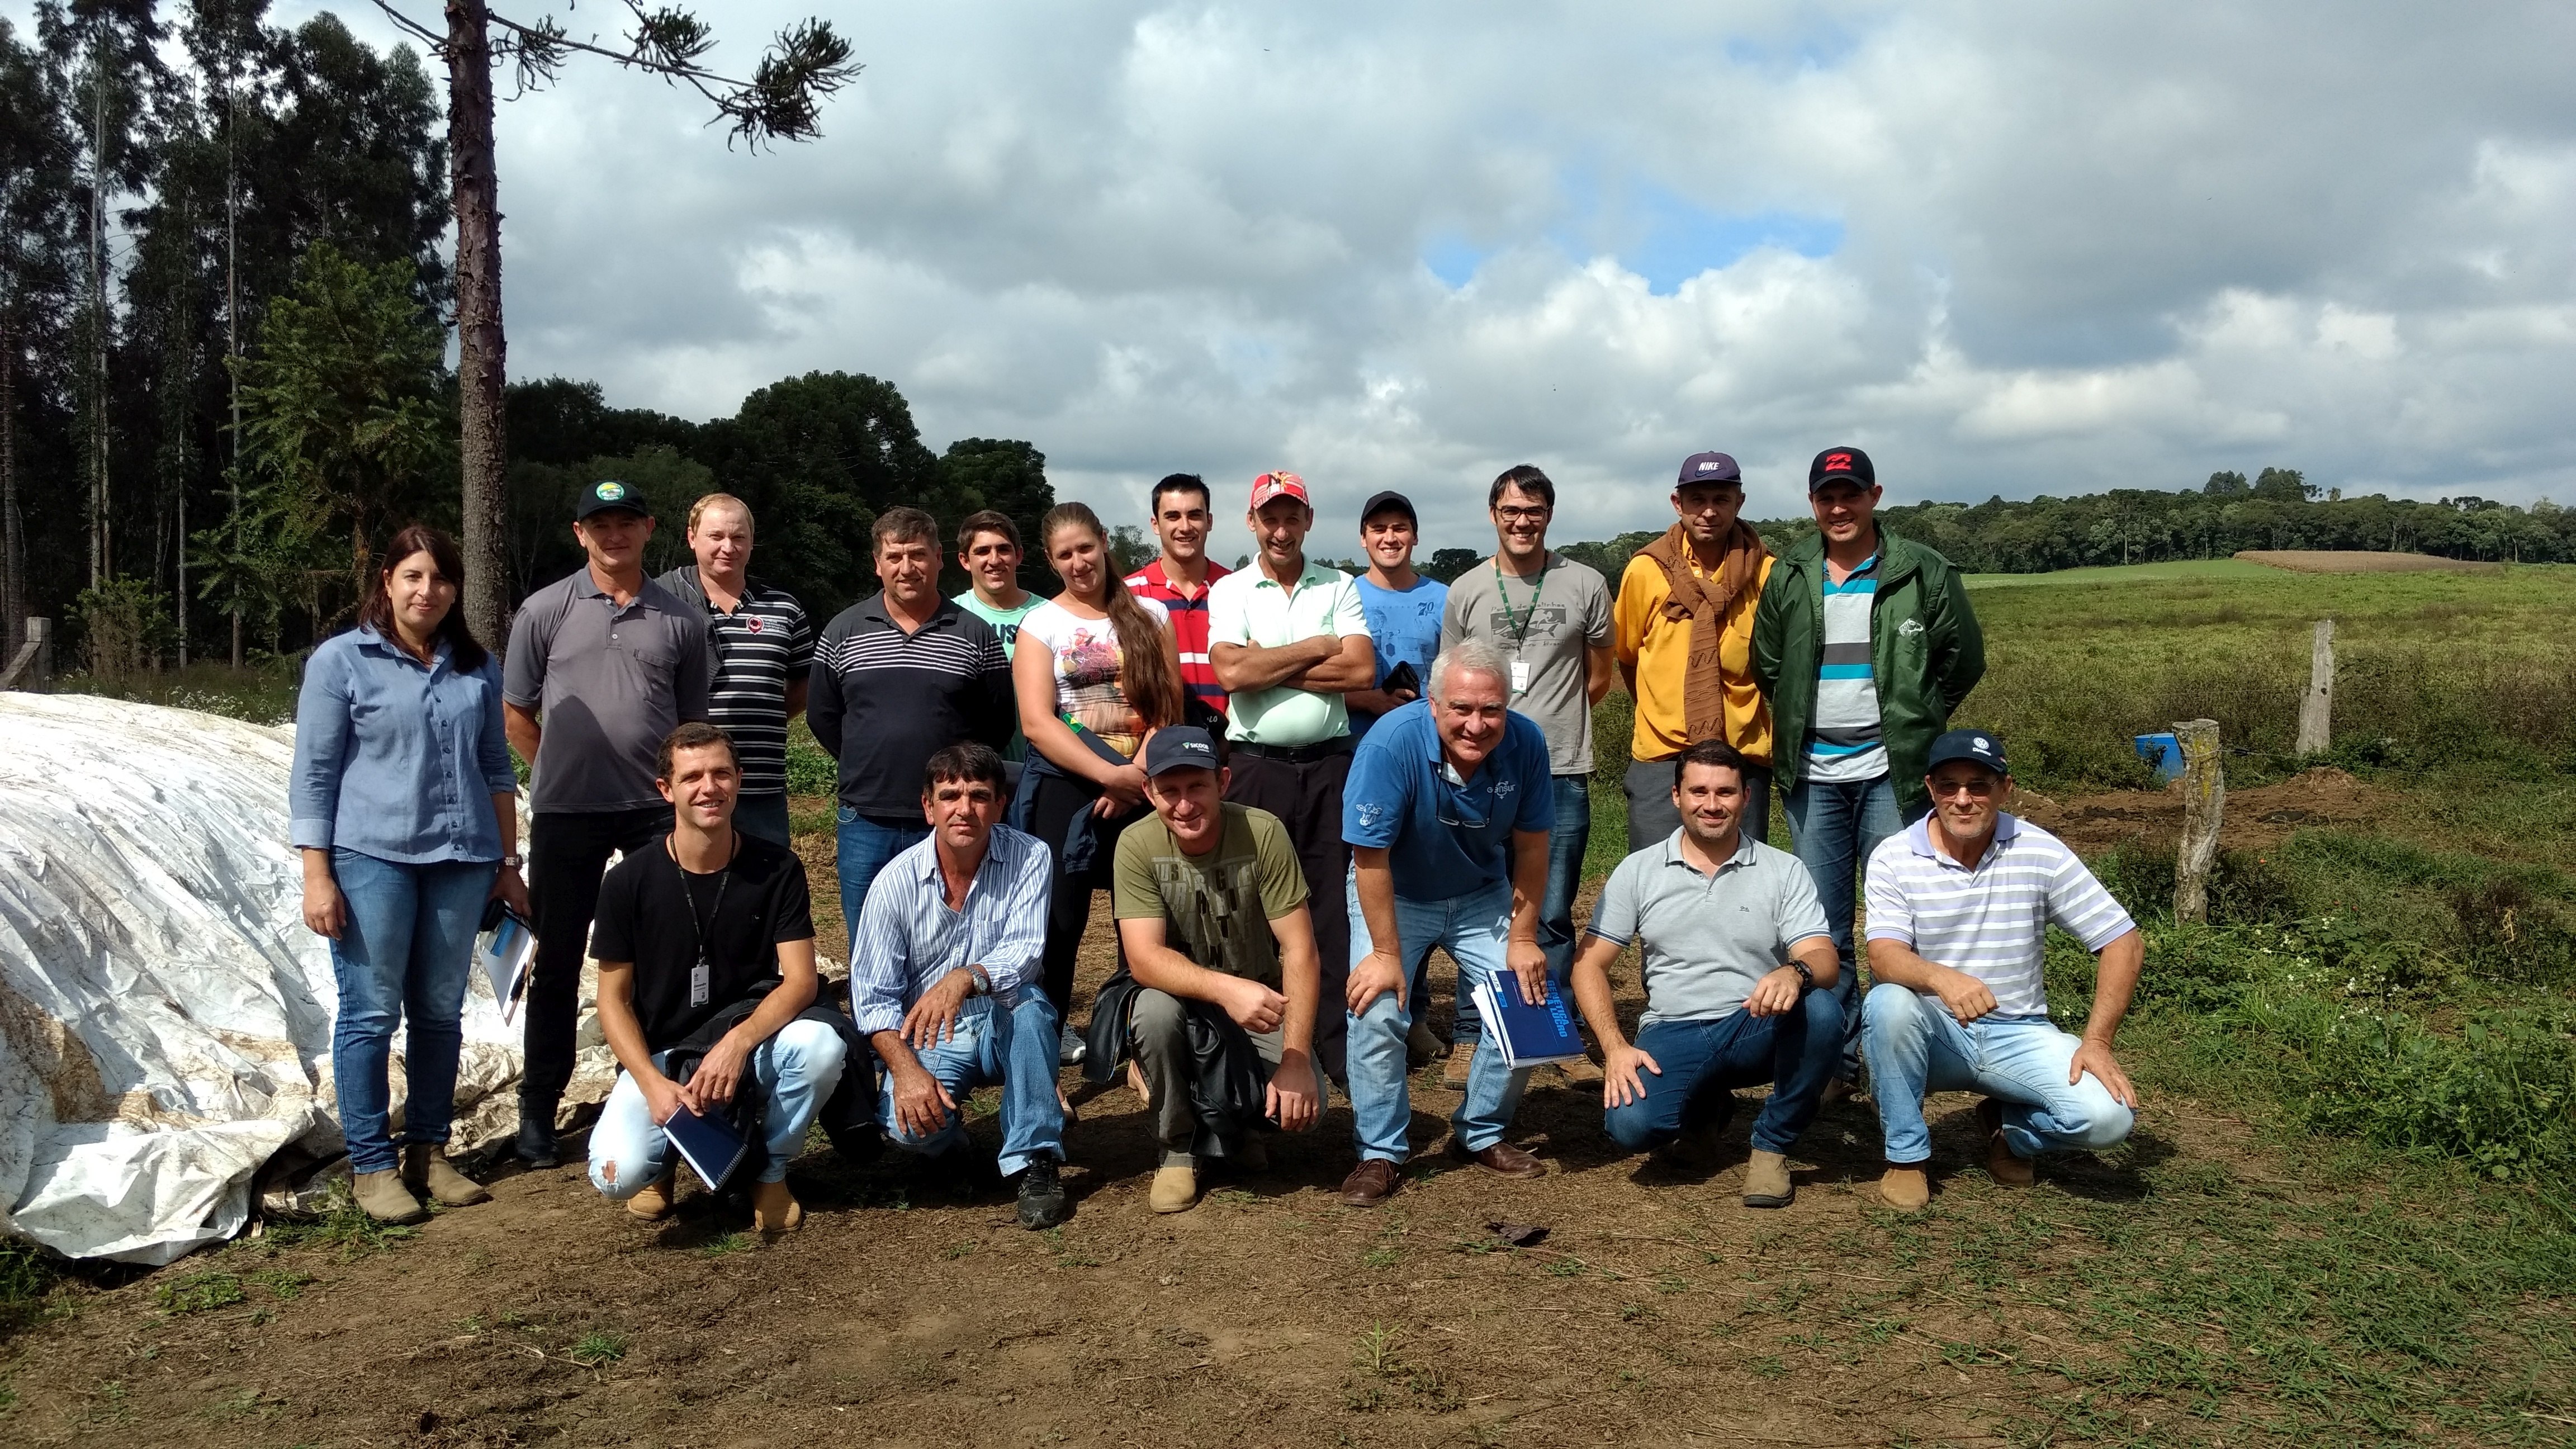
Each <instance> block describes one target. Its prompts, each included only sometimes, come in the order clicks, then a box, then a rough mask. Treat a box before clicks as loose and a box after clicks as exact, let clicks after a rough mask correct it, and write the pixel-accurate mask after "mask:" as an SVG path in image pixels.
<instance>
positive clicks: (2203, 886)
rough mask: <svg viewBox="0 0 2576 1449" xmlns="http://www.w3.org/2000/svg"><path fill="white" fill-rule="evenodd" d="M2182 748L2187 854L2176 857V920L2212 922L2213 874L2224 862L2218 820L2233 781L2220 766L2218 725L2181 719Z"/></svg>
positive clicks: (2176, 729) (2184, 845)
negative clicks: (2229, 785)
mask: <svg viewBox="0 0 2576 1449" xmlns="http://www.w3.org/2000/svg"><path fill="white" fill-rule="evenodd" d="M2173 732H2174V738H2175V739H2176V740H2177V741H2179V742H2180V743H2181V745H2182V850H2181V853H2180V854H2179V855H2178V856H2176V857H2175V859H2174V919H2175V920H2177V921H2206V920H2208V919H2209V871H2210V867H2211V866H2213V865H2216V864H2217V863H2218V822H2219V817H2220V815H2221V814H2222V813H2223V812H2224V810H2225V809H2226V805H2227V782H2226V779H2225V778H2224V775H2223V772H2222V771H2221V770H2220V769H2219V766H2218V721H2216V720H2214V719H2191V720H2182V721H2178V722H2177V723H2176V724H2175V725H2174V727H2173Z"/></svg>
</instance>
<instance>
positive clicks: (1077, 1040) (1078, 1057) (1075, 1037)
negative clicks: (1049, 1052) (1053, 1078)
mask: <svg viewBox="0 0 2576 1449" xmlns="http://www.w3.org/2000/svg"><path fill="white" fill-rule="evenodd" d="M1090 1055H1091V1043H1090V1042H1088V1041H1086V1040H1084V1039H1083V1035H1082V1033H1081V1032H1078V1031H1075V1030H1074V1029H1073V1028H1072V1027H1069V1026H1068V1027H1066V1028H1065V1029H1064V1032H1063V1034H1062V1035H1060V1036H1058V1037H1057V1038H1056V1039H1055V1061H1056V1065H1057V1066H1060V1067H1078V1066H1081V1065H1082V1064H1083V1062H1084V1060H1085V1059H1087V1058H1088V1057H1090Z"/></svg>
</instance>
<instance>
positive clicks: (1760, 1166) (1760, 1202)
mask: <svg viewBox="0 0 2576 1449" xmlns="http://www.w3.org/2000/svg"><path fill="white" fill-rule="evenodd" d="M1797 1195H1798V1189H1797V1187H1796V1186H1795V1185H1793V1184H1792V1183H1791V1182H1790V1181H1789V1159H1788V1158H1787V1157H1786V1156H1784V1155H1782V1154H1780V1153H1777V1152H1765V1151H1763V1150H1762V1149H1761V1148H1759V1147H1756V1148H1754V1149H1753V1156H1752V1158H1751V1159H1750V1160H1749V1161H1747V1162H1746V1163H1745V1164H1744V1205H1745V1206H1746V1207H1749V1208H1784V1207H1787V1206H1788V1205H1789V1200H1790V1199H1791V1198H1794V1197H1796V1196H1797Z"/></svg>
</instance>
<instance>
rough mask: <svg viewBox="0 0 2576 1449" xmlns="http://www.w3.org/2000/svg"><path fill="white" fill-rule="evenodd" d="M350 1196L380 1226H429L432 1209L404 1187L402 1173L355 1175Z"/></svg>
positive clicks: (383, 1172)
mask: <svg viewBox="0 0 2576 1449" xmlns="http://www.w3.org/2000/svg"><path fill="white" fill-rule="evenodd" d="M349 1196H350V1197H352V1198H354V1199H356V1200H357V1204H358V1209H359V1211H361V1212H364V1213H365V1214H366V1215H367V1216H369V1217H371V1218H374V1219H375V1220H376V1221H377V1222H380V1223H406V1224H407V1223H425V1222H428V1221H429V1209H427V1208H425V1207H422V1206H421V1205H420V1199H419V1198H416V1197H413V1196H412V1195H411V1189H410V1188H407V1187H405V1186H403V1180H402V1172H401V1170H400V1169H398V1168H392V1167H388V1168H386V1169H385V1170H384V1171H382V1172H360V1173H354V1174H352V1175H351V1176H350V1178H349Z"/></svg>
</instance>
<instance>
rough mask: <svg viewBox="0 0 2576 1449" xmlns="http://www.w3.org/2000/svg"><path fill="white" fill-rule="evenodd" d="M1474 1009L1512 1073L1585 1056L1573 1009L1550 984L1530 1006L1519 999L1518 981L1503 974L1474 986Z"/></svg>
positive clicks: (1563, 996) (1552, 983)
mask: <svg viewBox="0 0 2576 1449" xmlns="http://www.w3.org/2000/svg"><path fill="white" fill-rule="evenodd" d="M1476 1010H1477V1011H1478V1012H1479V1013H1481V1014H1482V1015H1483V1016H1484V1018H1485V1025H1486V1026H1487V1027H1488V1028H1490V1029H1491V1030H1492V1031H1493V1034H1494V1039H1495V1040H1496V1041H1497V1042H1499V1043H1501V1045H1502V1049H1503V1064H1504V1065H1505V1066H1508V1067H1510V1068H1512V1069H1513V1070H1514V1071H1518V1070H1519V1069H1521V1068H1522V1067H1543V1066H1546V1065H1548V1064H1549V1063H1551V1062H1570V1061H1573V1060H1575V1059H1576V1058H1577V1057H1580V1056H1582V1055H1583V1054H1584V1052H1583V1037H1582V1035H1581V1034H1580V1033H1578V1032H1577V1031H1576V1030H1575V1029H1574V1009H1573V1007H1572V1006H1571V1004H1569V1003H1568V1002H1567V1001H1566V999H1565V993H1564V992H1563V991H1560V990H1558V989H1557V985H1556V983H1555V982H1553V981H1551V982H1549V983H1548V984H1547V999H1546V1000H1545V1001H1542V1002H1540V1003H1539V1004H1538V1005H1536V1006H1532V1005H1530V1004H1529V1003H1528V1002H1526V1001H1523V1000H1521V985H1520V978H1519V977H1517V976H1514V975H1513V974H1512V973H1510V972H1508V971H1505V972H1503V973H1501V974H1500V975H1499V976H1496V977H1494V978H1491V979H1488V980H1485V981H1480V982H1478V983H1477V984H1476Z"/></svg>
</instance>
